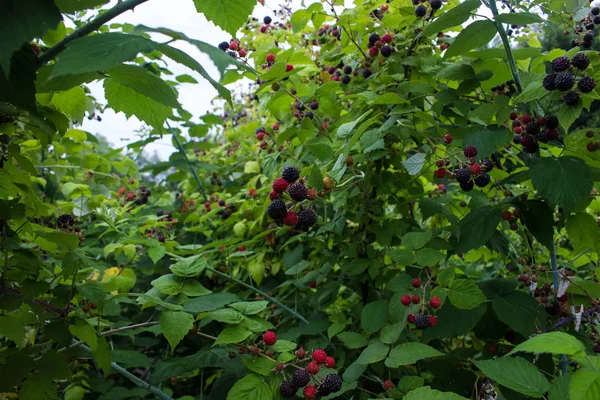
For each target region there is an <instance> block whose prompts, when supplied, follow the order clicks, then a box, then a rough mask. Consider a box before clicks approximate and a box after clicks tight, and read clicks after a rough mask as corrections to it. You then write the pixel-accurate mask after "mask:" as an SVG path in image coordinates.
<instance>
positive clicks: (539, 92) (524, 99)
mask: <svg viewBox="0 0 600 400" xmlns="http://www.w3.org/2000/svg"><path fill="white" fill-rule="evenodd" d="M547 94H548V91H547V90H546V89H545V88H544V86H542V81H541V80H537V81H533V82H531V83H530V84H529V85H527V87H526V88H525V89H524V90H523V92H522V93H521V94H520V95H518V96H517V97H516V98H515V101H516V102H519V103H529V102H531V101H534V100H539V99H541V98H542V97H544V96H545V95H547Z"/></svg>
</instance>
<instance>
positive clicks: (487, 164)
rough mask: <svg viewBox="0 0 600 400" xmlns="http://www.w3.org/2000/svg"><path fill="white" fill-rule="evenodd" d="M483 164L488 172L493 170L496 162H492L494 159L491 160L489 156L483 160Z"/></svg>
mask: <svg viewBox="0 0 600 400" xmlns="http://www.w3.org/2000/svg"><path fill="white" fill-rule="evenodd" d="M481 164H482V165H483V166H484V167H485V171H486V172H490V171H491V170H493V169H494V163H493V162H492V160H490V159H488V158H486V159H485V160H483V162H482V163H481Z"/></svg>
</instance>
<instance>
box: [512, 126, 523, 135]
mask: <svg viewBox="0 0 600 400" xmlns="http://www.w3.org/2000/svg"><path fill="white" fill-rule="evenodd" d="M513 132H514V133H516V134H517V135H520V134H521V132H523V128H521V127H520V126H515V127H514V129H513Z"/></svg>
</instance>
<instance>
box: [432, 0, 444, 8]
mask: <svg viewBox="0 0 600 400" xmlns="http://www.w3.org/2000/svg"><path fill="white" fill-rule="evenodd" d="M429 5H430V6H431V9H432V10H439V9H440V8H442V0H429Z"/></svg>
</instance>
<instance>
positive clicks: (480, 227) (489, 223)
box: [456, 206, 502, 253]
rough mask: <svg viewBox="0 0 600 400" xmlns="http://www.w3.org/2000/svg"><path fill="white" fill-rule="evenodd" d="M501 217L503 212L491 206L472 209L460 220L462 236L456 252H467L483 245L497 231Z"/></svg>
mask: <svg viewBox="0 0 600 400" xmlns="http://www.w3.org/2000/svg"><path fill="white" fill-rule="evenodd" d="M501 218H502V212H501V211H500V210H499V209H497V208H493V207H489V206H487V207H483V208H480V209H477V210H475V211H471V212H470V213H469V215H467V216H466V217H465V218H463V219H462V220H461V221H460V226H459V227H460V238H459V240H458V244H457V246H456V252H458V253H466V252H467V251H469V250H471V249H476V248H478V247H481V246H483V245H484V244H485V243H486V242H487V241H488V240H490V238H491V237H492V235H493V234H494V232H495V231H496V227H497V226H498V223H499V222H500V220H501Z"/></svg>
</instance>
